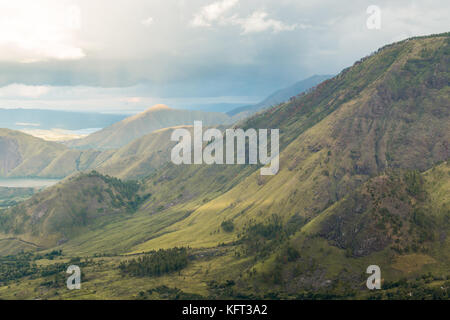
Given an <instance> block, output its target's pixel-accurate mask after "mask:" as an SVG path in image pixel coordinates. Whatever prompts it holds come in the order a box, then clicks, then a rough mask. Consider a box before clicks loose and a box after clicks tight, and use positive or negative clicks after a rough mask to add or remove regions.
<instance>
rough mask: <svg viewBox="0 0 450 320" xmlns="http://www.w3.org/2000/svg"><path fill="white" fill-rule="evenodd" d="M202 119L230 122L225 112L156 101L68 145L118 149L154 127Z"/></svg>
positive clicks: (207, 123) (211, 122)
mask: <svg viewBox="0 0 450 320" xmlns="http://www.w3.org/2000/svg"><path fill="white" fill-rule="evenodd" d="M195 120H198V121H203V125H204V126H212V125H219V124H225V123H230V122H231V118H230V117H229V116H227V115H226V114H224V113H219V112H203V111H192V110H178V109H172V108H169V107H167V106H165V105H155V106H153V107H151V108H149V109H147V110H146V111H144V112H141V113H138V114H137V115H134V116H132V117H129V118H126V119H124V120H122V121H120V122H117V123H115V124H113V125H111V126H109V127H106V128H104V129H102V130H100V131H98V132H95V133H93V134H91V135H89V136H87V137H86V138H83V139H78V140H72V141H69V142H67V145H68V146H70V147H73V148H81V149H89V148H93V149H102V150H103V149H117V148H120V147H123V146H124V145H126V144H128V143H129V142H131V141H133V140H135V139H137V138H140V137H142V136H144V135H146V134H148V133H151V132H153V131H155V130H159V129H163V128H168V127H175V126H181V125H193V123H194V121H195Z"/></svg>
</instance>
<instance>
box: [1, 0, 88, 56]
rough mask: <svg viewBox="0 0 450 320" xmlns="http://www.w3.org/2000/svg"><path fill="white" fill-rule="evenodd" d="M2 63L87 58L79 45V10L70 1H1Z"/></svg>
mask: <svg viewBox="0 0 450 320" xmlns="http://www.w3.org/2000/svg"><path fill="white" fill-rule="evenodd" d="M0 8H1V10H0V60H2V61H15V62H36V61H43V60H49V59H56V60H74V59H81V58H84V57H85V55H86V54H85V52H84V51H83V49H82V48H81V47H80V46H78V45H77V43H76V42H77V41H76V39H75V33H76V31H77V30H78V29H79V28H80V27H81V25H80V24H81V17H80V14H81V13H80V9H79V7H77V6H75V5H70V4H69V3H68V2H67V1H57V0H43V1H39V2H38V1H25V0H16V1H5V0H0Z"/></svg>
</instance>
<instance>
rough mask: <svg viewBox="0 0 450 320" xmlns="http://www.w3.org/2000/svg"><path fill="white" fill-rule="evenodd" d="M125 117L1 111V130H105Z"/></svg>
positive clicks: (23, 110) (64, 112)
mask: <svg viewBox="0 0 450 320" xmlns="http://www.w3.org/2000/svg"><path fill="white" fill-rule="evenodd" d="M124 118H126V116H125V115H117V114H103V113H94V112H92V113H91V112H71V111H54V110H40V109H0V128H7V129H14V130H20V129H41V130H49V129H65V130H80V129H86V128H104V127H107V126H110V125H112V124H113V123H116V122H118V121H120V120H122V119H124Z"/></svg>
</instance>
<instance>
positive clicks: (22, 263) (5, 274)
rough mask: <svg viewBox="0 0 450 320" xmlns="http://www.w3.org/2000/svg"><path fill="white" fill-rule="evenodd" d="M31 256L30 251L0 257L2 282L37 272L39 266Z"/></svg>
mask: <svg viewBox="0 0 450 320" xmlns="http://www.w3.org/2000/svg"><path fill="white" fill-rule="evenodd" d="M31 258H32V257H31V254H30V253H21V254H18V255H15V256H13V255H10V256H5V257H0V284H6V283H8V282H9V281H13V280H16V279H20V278H23V277H26V276H30V275H33V274H36V273H37V272H38V267H37V265H36V264H35V263H32V262H31Z"/></svg>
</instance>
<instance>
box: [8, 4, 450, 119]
mask: <svg viewBox="0 0 450 320" xmlns="http://www.w3.org/2000/svg"><path fill="white" fill-rule="evenodd" d="M371 5H375V6H377V8H379V15H378V11H377V13H376V14H377V18H378V17H379V25H377V26H376V28H373V23H372V25H371V26H368V19H372V18H373V17H374V16H373V14H374V12H373V11H371V10H368V9H370V8H369V6H371ZM449 13H450V1H448V0H421V1H412V0H410V1H407V0H395V1H382V0H370V1H365V0H346V1H331V0H146V1H144V0H95V1H92V0H14V1H12V0H9V1H6V0H0V70H1V72H0V108H17V107H22V108H41V109H57V110H78V111H96V112H114V113H134V112H138V111H141V110H144V109H146V108H148V107H150V106H152V105H154V104H157V103H165V104H167V105H170V106H172V107H176V108H192V109H198V108H201V107H202V106H204V107H209V106H210V105H214V104H230V105H240V104H242V105H245V104H250V103H255V102H258V101H259V100H261V99H262V98H264V97H265V96H267V95H269V94H271V93H272V92H273V91H276V90H278V89H280V88H283V87H286V86H288V85H291V84H293V83H294V82H296V81H299V80H302V79H304V78H307V77H309V76H311V75H314V74H337V73H339V72H340V71H341V70H342V69H343V68H345V67H348V66H350V65H352V64H353V62H354V61H356V60H359V59H360V58H361V57H363V56H366V55H368V54H370V53H371V52H373V51H375V50H377V49H378V48H379V47H381V46H383V45H385V44H388V43H392V42H395V41H399V40H402V39H405V38H408V37H411V36H417V35H427V34H432V33H441V32H447V31H450V19H449V18H448V15H449ZM371 21H372V22H373V20H371Z"/></svg>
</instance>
